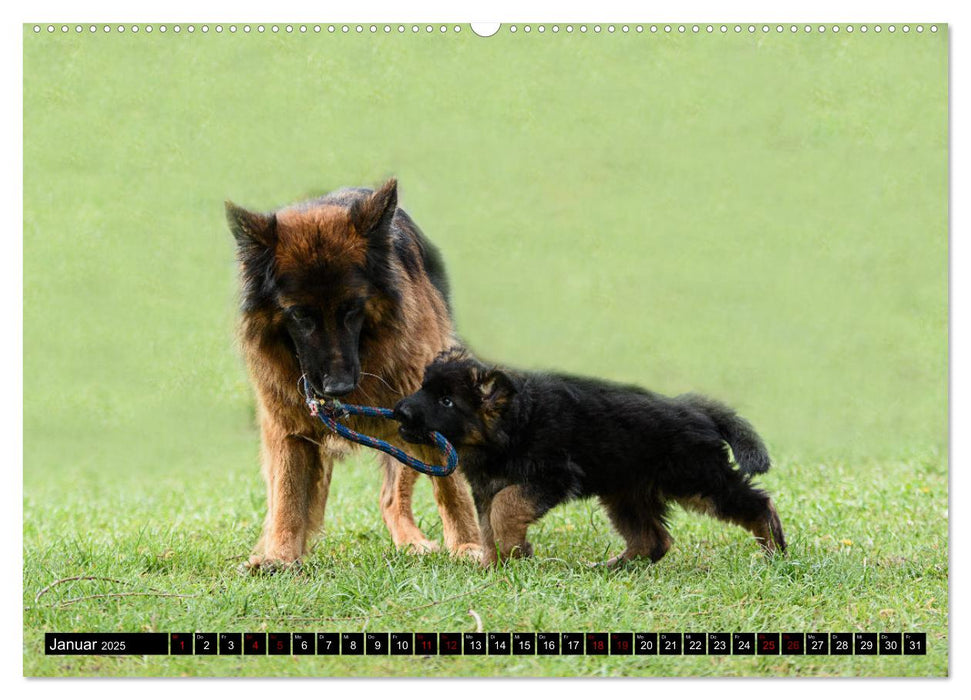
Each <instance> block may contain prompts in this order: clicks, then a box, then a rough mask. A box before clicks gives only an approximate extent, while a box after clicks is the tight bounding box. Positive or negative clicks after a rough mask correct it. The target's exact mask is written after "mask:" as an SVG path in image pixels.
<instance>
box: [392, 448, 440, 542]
mask: <svg viewBox="0 0 971 700" xmlns="http://www.w3.org/2000/svg"><path fill="white" fill-rule="evenodd" d="M380 459H381V466H382V467H383V468H384V481H383V483H382V484H381V515H382V517H383V518H384V524H385V525H387V526H388V531H389V532H390V533H391V541H392V542H394V546H395V547H397V548H398V549H404V550H406V551H410V552H413V553H415V554H424V553H426V552H434V551H436V550H438V543H436V542H432V541H431V540H429V539H426V538H425V535H423V534H422V531H421V530H419V529H418V526H417V525H415V516H414V514H413V513H412V508H411V495H412V493H413V492H414V490H415V481H416V480H417V479H418V476H419V474H418V472H416V471H415V470H414V469H409V468H408V467H406V466H405V465H403V464H401V463H400V462H398V461H397V460H395V459H394V458H393V457H391V456H390V455H387V454H384V453H382V454H381V458H380Z"/></svg>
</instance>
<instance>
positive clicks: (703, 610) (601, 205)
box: [24, 29, 949, 676]
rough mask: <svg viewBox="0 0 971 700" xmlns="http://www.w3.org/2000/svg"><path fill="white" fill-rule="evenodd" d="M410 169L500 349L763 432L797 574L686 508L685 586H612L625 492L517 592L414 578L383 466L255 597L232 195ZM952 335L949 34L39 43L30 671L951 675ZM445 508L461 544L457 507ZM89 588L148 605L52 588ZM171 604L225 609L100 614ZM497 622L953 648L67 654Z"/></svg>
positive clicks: (497, 625)
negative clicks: (838, 636) (896, 654)
mask: <svg viewBox="0 0 971 700" xmlns="http://www.w3.org/2000/svg"><path fill="white" fill-rule="evenodd" d="M459 68H460V69H461V70H459ZM391 174H395V175H397V176H398V177H399V180H400V182H401V203H402V205H403V206H404V207H405V208H406V209H408V211H409V212H410V213H411V214H412V215H413V217H414V218H415V219H416V220H417V221H418V222H419V224H420V225H421V226H422V227H423V229H424V230H425V231H426V233H427V234H428V235H429V237H430V238H432V240H434V241H435V242H436V243H437V244H438V245H439V246H440V247H441V249H442V251H443V254H444V256H445V258H446V261H447V264H448V267H449V270H450V274H451V277H452V286H453V290H454V305H455V310H456V318H457V322H458V326H459V329H460V331H461V333H462V334H463V336H464V337H465V338H467V339H468V340H469V342H470V343H471V344H472V346H473V347H474V348H476V349H477V350H478V351H479V352H480V353H481V354H482V355H484V356H486V357H489V358H494V359H497V360H502V361H504V362H507V363H511V364H518V365H521V366H525V367H552V368H557V369H563V370H568V371H573V372H580V373H585V374H595V375H600V376H605V377H610V378H613V379H620V380H625V381H633V382H638V383H641V384H643V385H645V386H649V387H651V388H653V389H656V390H659V391H662V392H667V393H678V392H682V391H689V390H690V391H701V392H705V393H709V394H711V395H713V396H716V397H719V398H721V399H723V400H725V401H727V402H729V403H731V404H732V405H734V406H736V407H737V408H738V409H739V410H740V412H742V413H743V415H745V416H746V417H748V418H749V419H751V420H752V422H753V423H754V424H755V425H756V426H757V427H758V428H759V430H760V432H761V433H763V434H764V436H765V437H766V440H767V442H768V443H769V445H770V448H771V450H772V453H773V456H774V458H775V466H774V467H773V470H772V471H771V472H770V473H769V474H768V475H767V476H766V478H765V479H764V480H763V483H764V485H765V486H766V488H768V489H769V490H770V491H772V492H773V494H774V496H775V498H776V501H777V504H778V508H779V512H780V514H781V516H782V519H783V522H784V524H785V525H786V528H787V534H788V535H789V539H790V542H791V552H790V555H789V557H787V558H785V559H776V560H772V561H767V560H765V559H764V558H763V557H761V556H760V555H759V554H758V552H757V548H756V547H755V545H754V543H753V542H752V541H751V539H750V537H749V536H747V535H746V534H745V533H744V532H742V531H741V530H737V529H733V528H731V527H728V526H725V525H723V524H721V523H717V522H713V521H710V520H707V519H704V518H701V517H699V516H695V515H685V514H682V513H680V512H679V513H678V515H677V516H676V518H675V521H674V523H673V533H674V535H675V538H676V541H675V545H674V547H673V548H672V550H671V551H670V553H669V554H668V556H667V557H666V558H665V559H664V560H662V561H661V562H660V563H659V564H658V565H655V566H649V565H634V566H630V567H628V568H626V569H624V570H621V571H616V572H608V571H604V570H602V569H596V568H589V567H588V566H587V563H588V562H593V561H599V560H602V559H603V558H606V556H607V555H608V554H613V553H616V552H617V551H618V550H619V549H620V547H621V541H620V539H619V538H618V537H617V536H616V535H615V534H614V533H613V532H612V531H611V529H610V527H609V525H608V523H607V521H606V519H605V518H604V516H603V514H602V513H601V512H600V511H599V510H598V509H597V508H596V507H595V506H594V505H593V504H592V503H586V504H574V505H571V506H569V507H564V508H561V509H558V510H556V511H554V512H553V513H551V514H550V515H549V516H548V517H547V518H546V519H544V521H543V522H542V523H541V524H540V525H539V526H537V527H536V528H534V529H535V533H532V537H531V539H532V540H533V542H534V544H535V546H536V555H537V556H536V558H535V559H533V560H531V561H523V562H514V563H512V564H511V565H509V566H507V567H505V568H504V569H502V570H499V571H493V572H482V571H479V570H478V569H476V568H474V567H472V566H471V565H469V564H467V563H463V562H456V561H452V560H450V559H449V558H448V557H446V556H444V555H431V556H426V557H411V556H407V555H402V554H398V553H395V552H394V551H393V550H392V548H391V546H390V540H389V538H388V536H387V533H386V531H385V529H384V527H383V525H382V524H381V519H380V515H379V512H378V507H377V491H378V488H379V474H378V470H377V468H376V467H375V466H374V464H373V461H372V458H371V457H370V456H369V455H363V454H362V455H360V456H357V457H355V458H353V459H351V460H349V461H348V462H347V463H345V464H343V465H341V466H339V467H338V469H337V471H336V474H335V479H334V485H333V488H332V492H331V499H330V501H329V503H328V508H327V519H326V528H327V532H326V536H325V537H324V538H323V539H322V540H321V541H320V542H319V544H318V546H317V547H316V548H315V550H314V551H313V553H312V554H311V556H310V557H308V560H307V562H306V565H305V566H304V568H303V569H302V570H301V571H299V572H297V573H285V574H282V575H278V576H274V577H246V576H241V575H239V574H237V573H236V571H235V566H236V564H237V563H238V561H239V559H240V558H241V557H242V556H243V555H244V554H246V553H247V552H248V551H249V549H250V547H251V546H252V545H253V543H254V542H255V540H256V538H257V536H258V534H259V526H260V522H261V519H262V517H263V513H264V507H265V503H264V496H263V488H262V484H261V482H260V478H259V473H258V466H257V451H258V436H257V433H256V430H255V428H254V417H253V412H254V409H253V400H252V396H251V392H250V390H249V387H248V383H247V381H246V376H245V372H244V369H243V367H242V364H241V361H240V359H239V353H238V350H237V349H236V347H235V344H234V342H233V324H234V316H235V269H234V263H233V249H232V244H231V237H230V235H229V234H228V232H227V230H226V227H225V223H224V221H223V214H222V201H223V199H225V198H232V199H233V200H234V201H236V202H238V203H240V204H241V205H244V206H249V207H253V208H259V207H265V208H270V207H272V206H276V205H279V204H282V203H285V202H288V201H293V200H295V199H298V198H300V197H301V196H303V195H304V194H305V193H308V192H319V191H321V190H327V189H330V188H333V187H337V186H341V185H347V184H374V183H376V182H378V181H380V180H381V179H382V178H383V177H386V176H388V175H391ZM947 311H948V310H947V36H946V32H939V33H938V34H937V35H931V34H929V33H926V32H925V34H924V35H911V36H903V35H899V36H891V35H887V34H884V35H868V36H866V37H862V36H858V35H854V36H847V35H845V34H842V35H838V36H834V35H832V34H826V35H821V36H817V35H815V34H814V35H811V36H802V35H799V36H790V35H788V34H787V35H783V36H776V35H774V34H770V35H767V36H762V35H757V36H754V37H751V36H745V35H742V36H731V35H729V36H690V35H689V36H669V35H665V36H644V35H619V34H617V35H610V36H607V35H600V36H594V35H585V36H579V35H573V36H567V35H563V36H557V37H556V38H555V40H554V39H553V38H552V37H550V36H546V37H543V36H539V35H535V34H534V35H531V36H526V35H522V34H519V35H516V36H510V35H508V34H500V35H498V36H496V37H492V38H490V39H477V38H475V37H473V36H471V35H470V34H469V32H468V30H467V29H466V30H465V31H464V32H463V33H462V34H460V35H458V36H454V35H449V36H445V37H443V36H439V35H438V34H437V32H436V33H435V34H434V35H432V36H425V35H424V34H422V35H420V36H404V37H401V36H397V35H395V34H392V35H391V36H383V35H379V36H369V37H366V38H365V37H359V36H354V35H353V34H352V35H349V36H342V35H338V36H330V35H312V34H311V35H299V36H297V35H295V36H254V35H249V36H243V35H241V34H240V35H235V36H233V35H229V34H222V35H215V34H213V33H211V32H210V34H209V35H205V36H203V35H201V34H198V33H197V35H196V36H187V35H181V36H176V35H173V34H171V33H169V34H167V35H160V34H158V33H154V34H152V35H145V34H144V33H142V34H140V35H138V36H131V35H129V34H126V35H124V36H120V35H118V34H117V33H113V34H112V35H109V36H104V35H101V34H98V35H95V36H89V35H87V34H84V35H82V36H80V37H79V36H75V35H74V33H73V32H71V33H69V34H68V35H60V33H56V34H54V35H47V34H46V33H43V34H42V35H40V36H35V35H34V34H33V32H32V31H30V30H29V29H27V30H26V31H25V36H24V396H25V400H24V562H25V564H24V606H25V608H26V609H25V611H24V671H25V673H26V674H27V675H39V676H51V675H137V676H158V675H182V674H187V675H251V674H252V675H504V676H509V675H524V676H544V675H590V676H596V675H611V676H615V675H835V676H855V675H893V676H896V675H905V676H942V675H946V674H947V673H948V654H947V649H948V643H949V638H948V625H947V610H948V558H947V553H948V512H947V504H948V492H947V488H948V481H947V466H948V465H947V352H948V347H947ZM59 408H60V409H64V408H66V409H68V410H67V411H65V410H57V409H59ZM416 513H417V517H418V518H419V521H420V524H421V526H422V528H423V529H424V530H425V531H426V533H428V534H430V535H431V536H433V537H437V538H439V539H440V538H441V525H440V522H439V521H438V516H437V513H436V510H435V507H434V504H433V502H432V500H431V497H430V489H429V488H428V485H427V483H426V482H424V481H423V482H421V483H420V484H419V490H418V498H417V502H416ZM84 575H86V576H97V577H103V578H112V579H117V580H118V581H120V582H121V583H117V582H108V581H76V582H71V583H65V584H62V585H59V586H57V587H55V588H54V589H52V590H50V591H48V592H47V593H46V594H44V595H43V596H42V597H41V598H40V599H39V601H36V602H35V596H36V595H37V593H38V592H39V591H40V590H41V589H43V588H44V587H45V586H47V585H48V584H50V583H51V582H53V581H55V580H58V579H61V578H66V577H72V576H84ZM487 584H491V585H487ZM153 591H154V592H166V593H178V594H184V595H189V596H193V597H186V598H171V597H160V596H157V595H150V596H144V597H131V596H129V597H108V598H104V597H101V598H91V597H84V596H92V595H97V594H109V593H121V592H153ZM79 597H80V598H82V599H81V600H78V601H77V602H73V603H68V604H66V605H64V606H59V605H58V604H59V603H60V602H62V601H68V600H70V599H72V598H79ZM437 601H441V602H437ZM430 603H435V604H430ZM470 608H471V609H473V610H475V611H476V612H477V613H478V614H479V615H480V617H481V618H482V621H483V625H484V627H485V628H486V629H487V630H492V631H512V630H528V631H536V630H540V631H541V630H551V631H584V630H607V631H623V630H627V631H782V632H784V631H874V632H878V631H885V630H890V631H893V630H897V631H900V630H907V631H926V632H927V633H928V644H929V653H928V655H927V656H926V657H905V658H892V657H889V658H888V657H872V658H866V657H816V658H794V657H778V658H715V657H679V658H664V657H660V658H655V659H642V658H612V657H606V658H604V657H586V658H561V659H549V658H540V657H533V658H526V657H511V658H507V659H503V660H495V659H490V658H471V657H469V658H451V659H449V658H431V659H419V660H415V659H396V658H383V659H381V658H377V659H373V658H358V659H340V658H336V659H335V658H326V657H320V658H306V657H305V658H299V657H294V658H292V659H279V658H273V659H270V658H267V659H253V658H246V659H238V658H237V659H233V658H209V659H200V658H189V659H184V658H176V657H168V658H153V657H147V658H133V659H129V658H47V657H44V656H43V655H42V653H41V644H42V633H43V632H45V631H65V632H66V631H151V630H156V631H166V632H171V631H193V630H199V631H232V630H237V631H258V630H263V629H265V630H267V631H286V630H342V631H354V630H362V629H367V630H374V631H409V630H415V631H422V630H427V631H463V630H471V629H473V628H474V625H475V623H474V620H473V618H472V616H471V615H470V614H469V613H468V610H469V609H470ZM291 617H309V618H319V621H303V622H291V621H288V618H291ZM325 618H349V619H336V620H335V619H325Z"/></svg>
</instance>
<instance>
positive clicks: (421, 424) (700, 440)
mask: <svg viewBox="0 0 971 700" xmlns="http://www.w3.org/2000/svg"><path fill="white" fill-rule="evenodd" d="M395 418H396V419H397V420H398V421H399V422H400V424H401V427H400V429H399V430H400V432H401V435H402V437H403V438H405V439H406V440H408V441H409V442H416V443H425V442H427V441H428V439H429V438H428V433H429V431H431V430H436V431H438V432H440V433H441V434H442V435H444V436H445V437H446V438H448V439H449V440H450V441H451V442H452V444H453V445H455V447H456V449H457V450H458V453H459V466H460V468H461V470H462V471H463V473H464V474H465V477H466V478H467V479H468V480H469V484H470V485H471V486H472V496H473V498H474V499H475V505H476V509H477V510H478V513H479V531H480V532H481V535H482V549H483V552H482V562H483V564H485V565H489V564H493V563H496V562H497V561H498V560H502V559H506V558H509V557H522V556H529V555H530V554H532V545H530V543H529V542H528V541H527V540H526V529H527V528H528V527H529V525H530V524H531V523H534V522H536V521H537V520H539V519H540V518H541V517H543V515H544V514H545V513H546V512H547V511H548V510H549V509H550V508H552V507H554V506H556V505H558V504H560V503H564V502H566V501H569V500H573V499H576V498H587V497H590V496H597V497H598V498H599V499H600V502H601V503H603V505H604V507H605V508H606V509H607V513H608V514H609V516H610V519H611V521H613V524H614V526H615V527H616V528H617V531H618V532H619V533H620V534H621V536H623V538H624V539H625V540H626V542H627V549H626V550H625V551H624V552H623V553H622V554H620V555H619V556H616V557H614V558H613V559H611V560H610V561H608V562H607V564H608V565H614V564H618V563H620V562H623V561H626V560H628V559H632V558H634V557H642V556H643V557H648V558H650V559H651V560H652V561H657V560H658V559H660V558H661V557H663V556H664V554H665V553H666V552H667V550H668V547H669V546H670V545H671V538H670V536H669V535H668V531H667V527H666V515H667V512H668V503H669V502H671V501H673V502H676V503H679V504H680V505H682V506H684V507H685V508H688V509H691V510H696V511H701V512H703V513H706V514H708V515H713V516H715V517H716V518H720V519H722V520H727V521H729V522H732V523H735V524H737V525H741V526H742V527H744V528H746V529H747V530H749V531H750V532H751V533H752V534H753V535H755V538H756V540H758V542H759V544H761V545H762V547H763V549H764V550H765V551H766V552H769V553H772V552H774V551H776V550H778V551H782V552H784V551H785V549H786V540H785V535H784V534H783V532H782V523H781V522H780V521H779V516H778V514H777V513H776V510H775V507H774V506H773V505H772V500H771V499H770V498H769V495H768V494H767V493H765V492H764V491H762V490H760V489H757V488H755V487H753V486H752V485H751V483H750V479H751V477H752V475H754V474H758V473H762V472H765V471H767V470H768V468H769V455H768V452H766V449H765V445H763V444H762V440H761V439H760V438H759V436H758V434H757V433H756V432H755V430H754V429H753V428H752V426H751V425H750V424H749V423H748V421H746V420H745V419H744V418H741V417H740V416H738V415H736V414H735V412H734V411H732V410H731V409H730V408H728V407H727V406H724V405H722V404H720V403H718V402H717V401H714V400H712V399H709V398H706V397H704V396H698V395H695V394H686V395H684V396H678V397H675V398H668V397H666V396H661V395H660V394H655V393H654V392H651V391H647V390H646V389H641V388H639V387H635V386H623V385H619V384H613V383H611V382H606V381H602V380H599V379H587V378H582V377H572V376H568V375H563V374H549V373H540V372H516V371H512V370H508V369H503V368H499V367H493V366H488V365H485V364H482V363H481V362H479V361H478V360H476V359H474V358H473V357H471V356H470V355H468V354H467V353H466V352H465V351H462V350H460V349H457V350H449V351H447V352H445V353H443V355H442V356H440V357H439V358H438V359H437V360H436V361H435V362H434V363H433V364H432V365H431V366H430V367H429V368H428V369H427V370H426V372H425V378H424V382H423V384H422V388H421V390H420V391H418V392H417V393H415V394H413V395H412V396H408V397H406V398H404V399H402V400H401V401H400V402H399V403H398V405H397V406H396V407H395ZM726 445H727V446H730V447H731V450H732V455H733V457H734V462H735V468H733V465H732V460H730V459H729V454H728V451H727V449H726Z"/></svg>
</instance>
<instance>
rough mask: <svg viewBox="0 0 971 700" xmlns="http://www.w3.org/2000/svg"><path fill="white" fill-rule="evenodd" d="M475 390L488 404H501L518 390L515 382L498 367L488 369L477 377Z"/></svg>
mask: <svg viewBox="0 0 971 700" xmlns="http://www.w3.org/2000/svg"><path fill="white" fill-rule="evenodd" d="M475 388H476V390H477V391H478V392H479V396H481V397H482V401H483V402H484V403H488V404H493V405H496V404H503V403H505V402H507V401H508V400H509V399H511V398H512V397H513V395H514V394H515V393H516V391H517V390H518V388H517V386H516V382H515V380H514V379H513V378H512V377H511V376H510V375H508V374H506V373H505V372H503V371H502V370H501V369H499V368H498V367H493V368H492V369H488V370H486V371H485V372H483V373H482V374H480V375H479V376H478V378H477V379H476V383H475Z"/></svg>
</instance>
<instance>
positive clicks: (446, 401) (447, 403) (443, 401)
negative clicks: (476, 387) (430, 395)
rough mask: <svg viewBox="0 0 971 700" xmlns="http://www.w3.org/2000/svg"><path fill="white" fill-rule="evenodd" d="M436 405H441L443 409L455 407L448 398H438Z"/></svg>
mask: <svg viewBox="0 0 971 700" xmlns="http://www.w3.org/2000/svg"><path fill="white" fill-rule="evenodd" d="M438 403H440V404H442V405H443V406H444V407H445V408H451V407H452V406H454V405H455V404H454V403H452V399H450V398H449V397H448V396H443V397H442V398H440V399H439V400H438Z"/></svg>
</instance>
